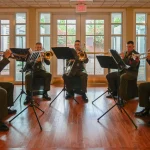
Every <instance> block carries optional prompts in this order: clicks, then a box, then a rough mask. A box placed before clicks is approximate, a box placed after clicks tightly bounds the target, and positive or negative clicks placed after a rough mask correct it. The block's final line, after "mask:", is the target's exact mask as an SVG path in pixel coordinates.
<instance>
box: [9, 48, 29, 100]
mask: <svg viewBox="0 0 150 150" xmlns="http://www.w3.org/2000/svg"><path fill="white" fill-rule="evenodd" d="M10 50H11V51H12V54H13V57H14V58H15V59H16V61H21V62H22V68H21V70H20V72H21V73H22V75H21V77H22V78H21V80H22V82H21V91H20V94H19V95H18V96H17V98H16V99H15V100H14V103H15V102H16V101H17V99H18V98H19V97H20V103H21V98H22V95H23V94H25V95H27V94H26V92H25V91H24V86H23V79H24V72H23V67H24V62H26V60H27V57H28V56H29V54H30V53H29V50H30V48H10Z"/></svg>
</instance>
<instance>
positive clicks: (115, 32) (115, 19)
mask: <svg viewBox="0 0 150 150" xmlns="http://www.w3.org/2000/svg"><path fill="white" fill-rule="evenodd" d="M111 48H112V49H114V50H117V51H118V52H119V53H120V52H121V51H122V13H112V14H111Z"/></svg>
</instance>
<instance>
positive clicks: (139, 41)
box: [136, 36, 146, 81]
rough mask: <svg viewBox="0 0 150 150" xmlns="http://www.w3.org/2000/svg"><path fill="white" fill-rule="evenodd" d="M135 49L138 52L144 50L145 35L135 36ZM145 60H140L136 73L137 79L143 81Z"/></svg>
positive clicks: (144, 77) (144, 78)
mask: <svg viewBox="0 0 150 150" xmlns="http://www.w3.org/2000/svg"><path fill="white" fill-rule="evenodd" d="M136 50H137V51H138V52H139V53H144V52H145V51H146V37H145V36H143V37H141V36H140V37H138V36H137V37H136ZM145 72H146V61H145V60H140V68H139V73H138V80H140V81H145V80H146V74H145Z"/></svg>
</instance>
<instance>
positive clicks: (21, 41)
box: [16, 36, 26, 48]
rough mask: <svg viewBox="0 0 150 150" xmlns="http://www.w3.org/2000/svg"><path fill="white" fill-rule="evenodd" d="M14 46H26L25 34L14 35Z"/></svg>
mask: <svg viewBox="0 0 150 150" xmlns="http://www.w3.org/2000/svg"><path fill="white" fill-rule="evenodd" d="M16 48H26V37H25V36H16Z"/></svg>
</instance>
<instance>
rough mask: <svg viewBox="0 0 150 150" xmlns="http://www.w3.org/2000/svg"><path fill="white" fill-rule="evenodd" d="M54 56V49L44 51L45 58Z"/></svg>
mask: <svg viewBox="0 0 150 150" xmlns="http://www.w3.org/2000/svg"><path fill="white" fill-rule="evenodd" d="M52 57H53V52H52V51H47V52H44V58H46V59H49V60H50V59H51V58H52Z"/></svg>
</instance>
